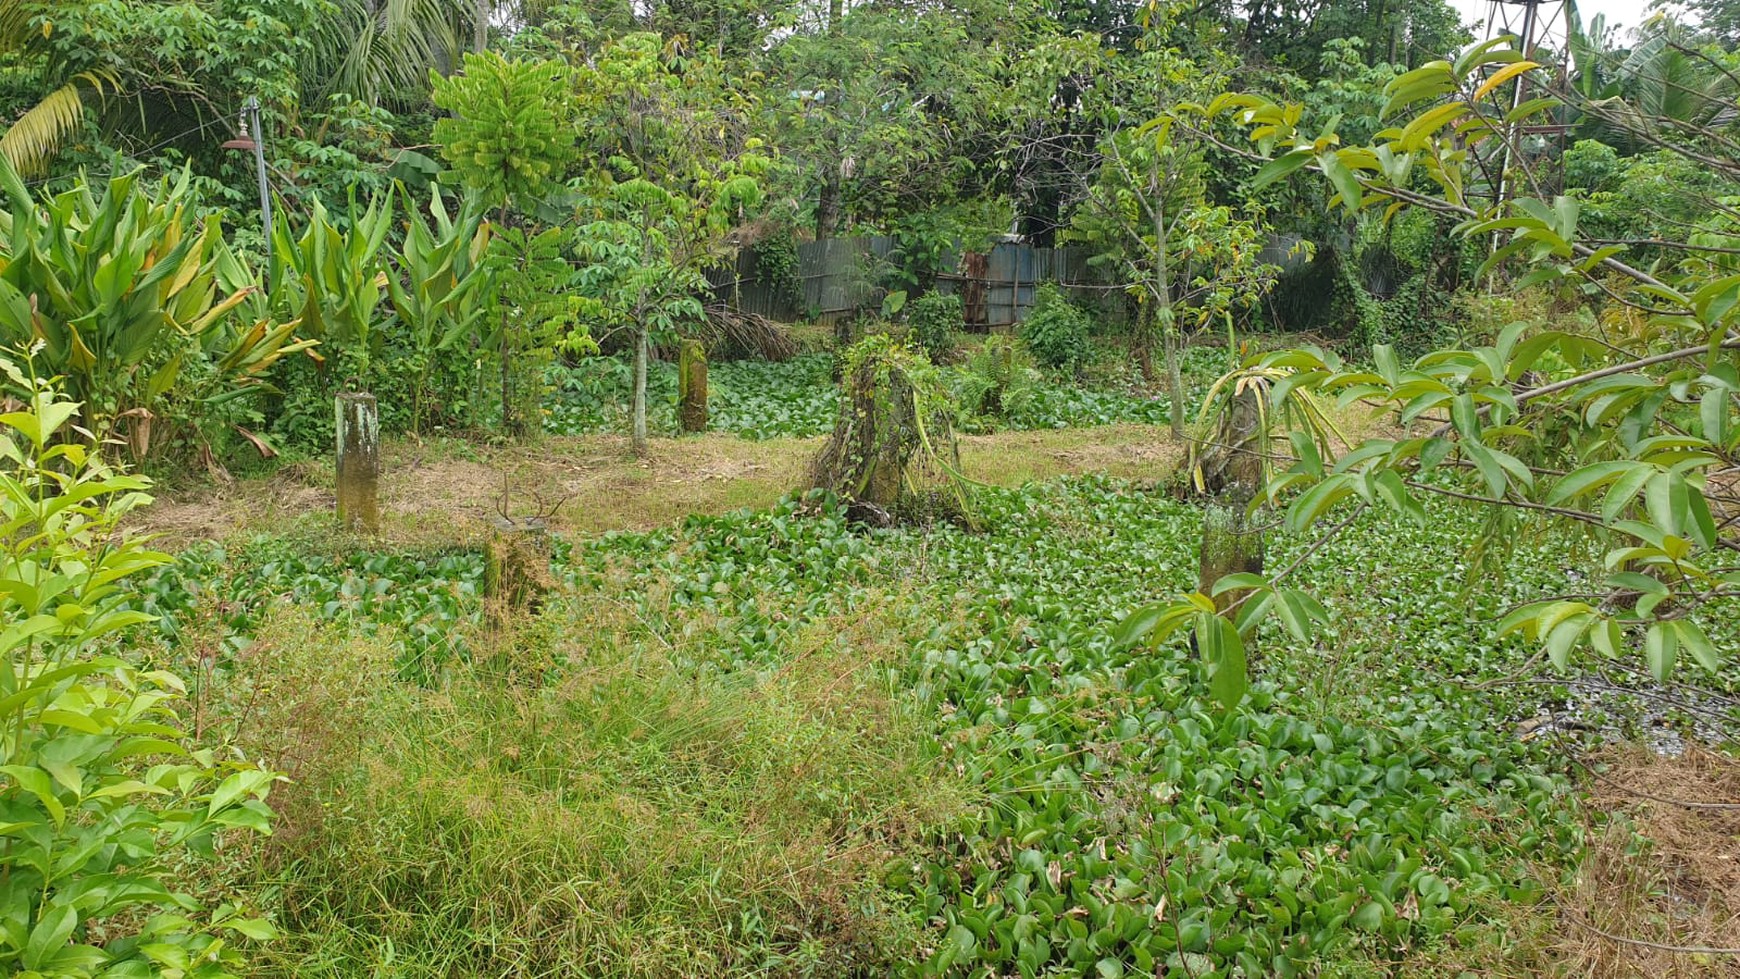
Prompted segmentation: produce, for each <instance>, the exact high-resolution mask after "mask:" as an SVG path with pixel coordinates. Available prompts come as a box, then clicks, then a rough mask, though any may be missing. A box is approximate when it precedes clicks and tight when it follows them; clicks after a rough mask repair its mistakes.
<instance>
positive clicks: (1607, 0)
mask: <svg viewBox="0 0 1740 979" xmlns="http://www.w3.org/2000/svg"><path fill="white" fill-rule="evenodd" d="M1649 4H1650V0H1581V2H1579V3H1578V4H1577V13H1578V14H1579V15H1580V16H1581V17H1582V18H1583V23H1584V24H1588V23H1589V21H1591V20H1593V19H1594V18H1595V15H1596V14H1606V15H1607V26H1609V27H1613V26H1615V25H1619V26H1620V28H1621V30H1620V38H1621V39H1622V40H1623V39H1624V37H1625V36H1626V35H1627V34H1629V33H1630V31H1631V28H1633V27H1636V26H1637V25H1638V24H1640V23H1642V22H1643V20H1644V18H1646V17H1648V16H1649V13H1650V10H1649ZM1450 5H1451V6H1452V7H1455V8H1456V10H1457V11H1458V12H1460V13H1461V14H1462V20H1463V21H1464V22H1470V21H1477V22H1479V23H1481V24H1484V23H1486V18H1487V15H1488V14H1489V13H1490V12H1491V10H1492V3H1491V2H1490V0H1450ZM1474 33H1475V36H1476V37H1479V36H1482V35H1483V33H1484V32H1483V31H1482V30H1481V29H1479V28H1476V29H1475V32H1474Z"/></svg>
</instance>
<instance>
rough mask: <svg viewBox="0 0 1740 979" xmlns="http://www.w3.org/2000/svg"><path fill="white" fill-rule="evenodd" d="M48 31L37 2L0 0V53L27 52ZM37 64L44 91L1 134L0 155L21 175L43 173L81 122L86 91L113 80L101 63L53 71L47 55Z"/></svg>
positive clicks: (99, 93)
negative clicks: (89, 67) (77, 69)
mask: <svg viewBox="0 0 1740 979" xmlns="http://www.w3.org/2000/svg"><path fill="white" fill-rule="evenodd" d="M53 31H54V25H53V22H52V21H51V20H49V19H47V18H46V17H44V16H41V15H39V14H38V12H37V5H36V4H31V3H27V2H26V0H0V54H10V55H24V56H25V57H26V58H28V57H29V56H30V55H32V54H34V53H36V52H38V51H40V49H41V48H42V47H43V45H44V44H45V42H47V41H48V39H49V38H50V37H51V36H52V35H53ZM42 66H43V67H42V70H43V75H44V77H43V81H44V83H45V87H47V88H48V90H49V91H48V94H47V95H44V96H43V97H42V99H41V100H40V101H38V102H37V103H36V104H35V105H32V106H31V107H29V108H28V109H25V110H24V112H23V113H21V114H20V115H19V116H18V118H16V119H14V120H12V124H11V125H10V126H8V127H7V128H6V132H5V133H4V134H0V156H4V157H5V158H6V162H8V163H10V164H12V168H13V169H14V170H16V171H18V172H19V173H21V174H24V175H26V176H33V175H35V174H38V173H42V172H43V171H44V170H45V169H46V168H47V166H48V161H49V160H50V159H51V158H52V157H53V156H54V153H55V151H56V150H58V149H59V148H60V145H61V143H62V142H64V141H65V140H66V138H67V136H69V135H71V134H72V133H73V132H75V131H76V130H77V129H78V128H79V126H80V125H82V124H83V123H84V119H85V112H86V109H87V106H86V98H87V93H89V95H94V96H95V97H97V98H99V99H100V98H102V97H103V95H105V94H106V93H107V92H108V91H110V90H113V89H114V88H115V87H116V84H117V79H116V77H115V75H114V74H113V73H112V72H109V71H107V70H104V69H94V70H90V71H80V72H73V73H71V74H68V75H66V76H64V77H57V69H56V66H55V65H54V63H53V62H52V60H50V59H47V58H44V59H42Z"/></svg>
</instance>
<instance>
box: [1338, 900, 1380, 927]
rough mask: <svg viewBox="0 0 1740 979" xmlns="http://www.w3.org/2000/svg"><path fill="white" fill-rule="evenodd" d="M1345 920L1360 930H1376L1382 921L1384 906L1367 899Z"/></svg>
mask: <svg viewBox="0 0 1740 979" xmlns="http://www.w3.org/2000/svg"><path fill="white" fill-rule="evenodd" d="M1347 920H1348V923H1349V924H1351V925H1353V926H1354V927H1355V928H1358V929H1360V930H1362V931H1377V930H1378V927H1379V926H1381V925H1382V924H1383V923H1384V906H1383V905H1381V904H1379V903H1378V902H1376V901H1367V902H1365V903H1364V904H1362V905H1360V908H1359V910H1358V911H1355V912H1354V913H1353V914H1352V916H1351V917H1349V918H1348V919H1347Z"/></svg>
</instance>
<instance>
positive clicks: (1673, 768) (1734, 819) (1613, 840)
mask: <svg viewBox="0 0 1740 979" xmlns="http://www.w3.org/2000/svg"><path fill="white" fill-rule="evenodd" d="M1601 761H1602V765H1601V766H1600V767H1602V768H1605V770H1604V771H1601V772H1600V774H1598V775H1597V776H1596V777H1595V779H1594V781H1593V782H1592V783H1591V785H1590V790H1591V802H1592V804H1593V805H1594V806H1595V807H1596V808H1597V809H1599V810H1601V811H1603V812H1606V813H1609V814H1611V815H1612V816H1613V817H1614V818H1613V819H1612V821H1611V822H1610V823H1609V824H1608V825H1607V826H1605V827H1603V828H1601V829H1599V830H1597V831H1596V834H1595V835H1594V837H1593V839H1592V840H1591V843H1590V849H1589V853H1588V855H1587V857H1586V858H1585V859H1584V862H1583V866H1582V867H1581V868H1580V869H1579V871H1578V873H1577V876H1576V879H1575V881H1574V882H1573V884H1572V885H1571V886H1570V887H1568V888H1567V892H1566V893H1565V894H1564V895H1563V896H1562V898H1561V905H1562V908H1563V910H1562V913H1561V917H1562V918H1563V919H1566V921H1567V925H1566V927H1562V928H1560V929H1559V930H1558V937H1559V938H1560V943H1559V947H1558V951H1559V953H1560V955H1561V956H1562V961H1563V965H1564V968H1565V970H1566V974H1568V975H1576V976H1592V977H1614V979H1619V977H1634V976H1635V977H1649V979H1693V977H1705V976H1740V955H1732V954H1720V953H1713V952H1709V951H1696V950H1695V949H1715V948H1727V949H1740V762H1737V761H1736V760H1735V759H1733V758H1731V757H1728V756H1725V755H1719V754H1715V753H1713V752H1710V751H1706V750H1703V749H1700V748H1695V747H1694V748H1691V749H1689V750H1687V751H1686V752H1685V754H1683V755H1681V756H1680V757H1678V758H1663V757H1659V756H1657V755H1655V754H1654V753H1652V752H1649V751H1647V750H1645V749H1641V748H1627V749H1623V750H1615V751H1613V752H1611V753H1609V754H1608V755H1607V756H1606V757H1604V758H1603V759H1601ZM1602 933H1605V934H1602ZM1687 949H1694V950H1693V951H1687Z"/></svg>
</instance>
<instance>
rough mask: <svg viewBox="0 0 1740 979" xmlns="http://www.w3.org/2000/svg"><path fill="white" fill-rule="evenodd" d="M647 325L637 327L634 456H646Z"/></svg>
mask: <svg viewBox="0 0 1740 979" xmlns="http://www.w3.org/2000/svg"><path fill="white" fill-rule="evenodd" d="M649 345H650V344H649V341H648V338H647V333H646V325H645V324H644V323H638V324H636V326H635V338H634V405H633V412H634V427H633V432H632V439H633V442H634V454H635V455H637V456H645V455H646V360H647V356H648V354H649V353H650V350H649V349H648V347H649Z"/></svg>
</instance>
